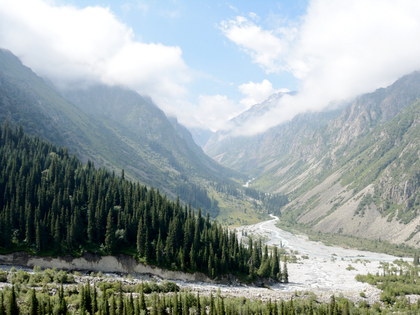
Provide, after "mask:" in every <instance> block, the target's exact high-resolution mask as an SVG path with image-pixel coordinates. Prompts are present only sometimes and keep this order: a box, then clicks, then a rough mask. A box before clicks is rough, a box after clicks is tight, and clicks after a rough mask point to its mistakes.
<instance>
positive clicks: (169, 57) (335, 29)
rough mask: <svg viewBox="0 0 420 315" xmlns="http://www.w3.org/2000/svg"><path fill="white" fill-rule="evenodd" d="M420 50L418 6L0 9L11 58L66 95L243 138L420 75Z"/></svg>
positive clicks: (2, 39) (60, 4)
mask: <svg viewBox="0 0 420 315" xmlns="http://www.w3.org/2000/svg"><path fill="white" fill-rule="evenodd" d="M419 38H420V1H418V0H401V1H394V0H352V1H347V0H337V1H331V0H278V1H274V0H273V1H269V0H265V1H239V0H236V1H235V0H234V1H203V0H196V1H193V0H190V1H186V0H184V1H182V0H159V1H158V0H133V1H105V0H102V1H100V0H84V1H82V0H3V1H0V47H3V48H7V49H9V50H11V51H12V52H13V53H15V54H16V55H17V56H18V57H20V58H21V60H22V61H23V63H24V64H25V65H27V66H29V67H31V68H32V69H33V70H34V71H35V72H36V73H38V74H39V75H41V76H45V77H47V78H49V79H50V80H52V81H53V82H55V83H56V84H57V85H58V86H60V87H62V88H69V87H75V86H78V85H81V86H86V85H88V84H92V83H97V82H101V83H105V84H110V85H123V86H127V87H129V88H131V89H134V90H136V91H137V92H139V93H140V94H143V95H148V96H150V97H152V99H153V100H154V101H155V102H156V104H157V105H158V106H159V107H160V108H162V109H163V110H164V111H165V112H166V113H167V114H168V115H171V116H176V117H177V118H178V119H179V121H180V122H181V123H183V124H184V125H186V126H187V127H200V128H204V129H211V130H213V131H215V130H221V129H222V130H230V131H232V132H234V133H236V134H241V135H250V134H255V133H259V132H263V131H265V130H267V129H268V128H270V127H272V126H275V125H277V124H280V123H282V122H285V121H287V120H290V119H292V118H293V117H294V116H296V115H297V114H299V113H302V112H307V111H320V110H328V109H329V108H331V104H337V102H342V101H348V100H351V99H352V98H354V97H355V96H357V95H360V94H362V93H367V92H371V91H373V90H375V89H377V88H380V87H384V86H387V85H389V84H391V83H392V82H393V81H395V80H397V79H398V78H399V77H401V76H402V75H405V74H407V73H409V72H412V71H414V70H419V69H420V58H419V57H418V56H420V41H419V40H418V39H419ZM287 90H296V91H297V92H298V93H297V94H296V95H293V96H290V95H286V96H284V97H282V98H279V99H278V101H276V102H277V103H276V104H271V107H270V111H268V112H266V113H265V114H264V115H263V116H261V117H253V118H252V120H250V121H245V122H244V123H243V125H241V126H237V125H232V124H231V123H230V122H229V120H230V119H231V118H233V117H235V116H236V115H238V114H240V113H241V112H242V111H244V110H247V109H248V108H250V107H251V106H252V105H254V104H256V103H259V102H263V101H264V100H265V99H267V98H268V97H269V96H270V95H272V94H273V93H277V92H284V91H287Z"/></svg>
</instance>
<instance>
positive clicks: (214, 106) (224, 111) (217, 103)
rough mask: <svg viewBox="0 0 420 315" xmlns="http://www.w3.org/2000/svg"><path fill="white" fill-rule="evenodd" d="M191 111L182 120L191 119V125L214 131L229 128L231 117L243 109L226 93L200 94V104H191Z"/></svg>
mask: <svg viewBox="0 0 420 315" xmlns="http://www.w3.org/2000/svg"><path fill="white" fill-rule="evenodd" d="M190 109H191V112H190V113H185V114H186V116H184V117H182V115H181V117H180V121H181V122H182V121H183V120H186V119H189V126H191V127H199V128H205V129H210V130H212V131H217V130H223V129H226V128H227V124H228V121H229V119H231V118H233V117H235V116H237V115H238V114H240V113H241V111H242V110H243V109H241V108H240V106H238V104H237V103H236V102H234V101H233V100H231V99H229V98H228V97H227V96H226V95H218V94H216V95H200V96H199V97H198V105H197V106H191V105H190Z"/></svg>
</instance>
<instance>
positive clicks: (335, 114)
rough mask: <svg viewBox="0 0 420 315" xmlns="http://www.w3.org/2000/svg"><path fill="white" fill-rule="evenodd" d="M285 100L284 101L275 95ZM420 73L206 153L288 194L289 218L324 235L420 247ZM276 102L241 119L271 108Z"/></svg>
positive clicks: (217, 143)
mask: <svg viewBox="0 0 420 315" xmlns="http://www.w3.org/2000/svg"><path fill="white" fill-rule="evenodd" d="M276 97H278V96H276ZM419 99H420V73H419V72H414V73H412V74H410V75H407V76H405V77H403V78H401V79H400V80H398V81H396V82H395V83H394V84H393V85H391V86H389V87H387V88H382V89H378V90H377V91H375V92H373V93H369V94H365V95H362V96H360V97H358V98H356V99H355V100H353V101H352V102H349V103H348V104H345V105H343V106H342V107H341V108H340V109H338V110H335V111H330V112H318V113H306V114H301V115H298V116H297V117H295V118H294V119H293V120H291V121H290V122H287V123H284V124H281V125H279V126H276V127H274V128H271V129H269V130H268V131H266V132H264V133H262V134H258V135H255V136H251V137H245V136H232V135H229V134H226V133H224V134H223V133H217V134H215V135H214V136H213V137H212V138H211V139H210V140H209V141H208V143H207V144H206V146H205V151H206V152H207V153H208V154H209V155H210V156H212V157H213V158H214V159H216V160H217V161H219V162H220V163H222V164H223V165H225V166H227V167H230V168H233V169H235V170H237V171H240V172H243V173H245V174H248V175H249V176H251V177H255V178H256V179H255V180H254V181H253V182H252V183H251V187H255V188H258V189H260V190H262V191H268V192H280V193H285V194H287V195H288V196H289V199H291V200H292V202H291V203H289V204H288V205H287V206H286V207H285V208H284V209H283V213H284V218H288V219H289V220H291V221H294V222H298V223H300V224H303V225H305V226H306V227H308V228H311V229H313V230H317V231H323V232H333V233H343V234H350V235H356V236H361V237H366V238H373V239H386V240H389V241H391V242H396V243H408V244H411V245H415V246H418V245H419V243H420V233H419V232H420V216H419V213H420V127H419V111H420V102H419ZM272 102H273V101H272V98H271V99H269V100H268V101H267V102H264V103H261V104H258V105H256V106H254V107H253V108H251V109H250V110H249V111H248V112H245V113H243V114H242V115H241V117H238V118H236V120H242V119H244V117H246V119H247V120H249V119H252V118H253V116H254V115H255V114H256V115H259V114H258V113H260V112H262V111H264V110H266V108H267V107H270V106H272Z"/></svg>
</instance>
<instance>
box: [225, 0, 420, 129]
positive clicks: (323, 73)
mask: <svg viewBox="0 0 420 315" xmlns="http://www.w3.org/2000/svg"><path fill="white" fill-rule="evenodd" d="M222 26H223V31H224V34H225V35H226V37H227V38H229V39H230V40H232V41H233V42H234V43H236V44H237V45H239V46H240V47H241V48H242V49H245V51H246V52H247V53H248V54H249V55H250V56H251V58H252V60H253V61H254V62H256V63H257V64H259V65H260V66H261V67H262V68H263V69H264V70H266V71H267V72H281V71H288V72H290V73H292V74H293V75H294V76H295V77H296V78H299V79H300V80H301V84H300V88H299V94H298V95H296V96H294V97H291V96H288V97H285V98H282V99H281V100H280V101H279V104H278V106H277V107H274V109H273V110H272V111H270V112H268V113H267V114H265V115H264V116H263V117H261V118H260V119H259V121H253V122H252V124H251V123H249V124H247V125H246V126H243V128H242V132H243V133H248V134H252V133H256V132H262V131H264V130H266V129H268V128H270V127H272V126H274V125H277V124H279V123H281V122H284V121H286V120H289V119H291V118H292V117H293V116H294V115H296V114H298V113H301V112H304V111H308V110H323V109H325V108H327V107H328V104H329V103H330V102H332V101H340V100H346V99H350V98H352V97H355V96H356V95H359V94H362V93H366V92H370V91H372V90H374V89H376V88H379V87H383V86H386V85H388V84H390V83H392V82H393V81H395V80H397V79H398V78H399V77H401V76H403V75H404V74H407V73H409V72H411V71H414V70H418V69H420V58H419V56H420V41H419V38H420V1H417V0H401V1H393V0H354V1H329V0H313V1H310V3H309V7H308V9H307V12H306V14H305V16H304V17H303V18H302V19H301V24H300V25H299V26H298V27H290V28H288V27H287V25H286V26H285V28H283V29H282V30H281V31H280V32H279V31H278V30H264V29H262V28H261V27H260V26H258V25H256V24H254V23H251V22H249V21H247V20H246V19H245V18H241V17H237V18H235V19H234V20H231V21H227V22H223V23H222ZM279 33H281V35H279ZM257 34H262V36H261V37H260V38H259V40H252V39H253V38H255V37H256V36H257ZM285 34H286V35H285ZM287 34H289V35H287Z"/></svg>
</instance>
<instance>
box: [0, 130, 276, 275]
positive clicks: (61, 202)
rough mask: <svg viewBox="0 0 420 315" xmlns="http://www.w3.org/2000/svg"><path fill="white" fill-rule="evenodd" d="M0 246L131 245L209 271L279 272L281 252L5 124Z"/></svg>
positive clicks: (172, 264) (0, 150) (136, 251)
mask: <svg viewBox="0 0 420 315" xmlns="http://www.w3.org/2000/svg"><path fill="white" fill-rule="evenodd" d="M0 175H1V176H0V196H2V198H0V250H1V251H2V252H12V251H17V250H26V251H30V252H35V253H40V254H47V255H51V254H53V255H62V254H73V255H74V254H75V255H79V254H82V253H83V252H85V251H91V252H96V253H100V254H117V253H128V254H131V255H133V256H136V257H137V258H138V259H139V260H140V261H144V262H146V263H151V264H155V265H158V266H162V267H167V268H171V269H176V270H183V271H201V272H204V273H206V274H208V275H209V276H211V277H217V276H219V275H223V274H227V273H234V274H236V275H241V276H248V277H249V279H253V278H254V277H255V276H256V275H260V276H263V277H271V278H273V279H278V278H281V273H280V263H279V261H280V257H279V254H278V253H277V251H274V252H273V253H269V252H268V249H267V248H265V249H263V248H262V245H261V242H256V243H254V244H252V241H251V243H250V244H249V245H248V246H247V247H245V246H244V245H242V244H241V243H240V242H239V241H238V239H237V237H236V234H235V233H232V232H229V231H228V230H226V229H225V228H223V227H222V226H220V225H219V224H218V223H215V222H212V221H210V218H209V216H208V215H207V217H206V218H204V217H202V216H201V212H200V211H199V212H198V214H196V213H195V212H194V211H193V210H192V209H191V208H187V207H184V206H182V205H181V204H180V203H179V202H173V201H170V200H168V199H167V198H166V197H164V196H163V195H161V194H160V193H159V192H158V191H156V190H154V189H150V188H146V187H145V186H143V185H140V184H138V183H133V182H130V181H128V180H126V179H124V173H123V174H122V176H117V175H115V174H114V173H110V172H108V171H106V170H104V169H95V167H94V166H93V164H92V163H91V162H88V163H87V164H86V165H84V164H82V163H81V162H80V161H79V160H78V159H77V158H76V157H75V156H72V155H70V154H69V153H68V152H67V150H66V149H63V148H58V147H55V146H53V145H51V144H48V143H46V142H44V141H42V140H40V139H38V138H32V137H29V136H27V135H25V133H24V132H23V130H22V128H19V129H13V128H11V127H10V126H8V125H7V124H4V125H3V126H2V128H1V134H0Z"/></svg>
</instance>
